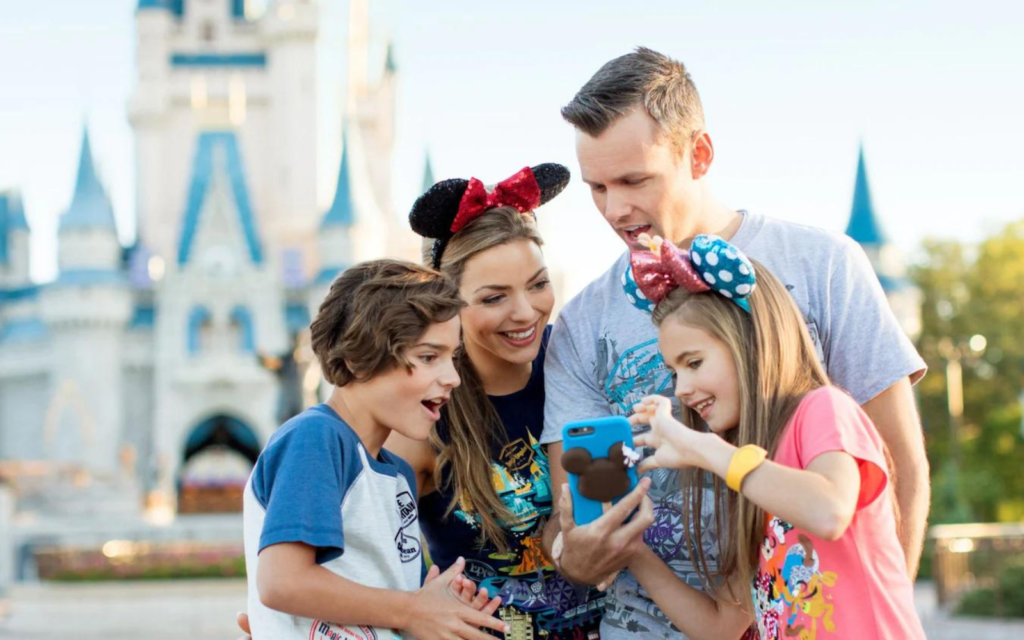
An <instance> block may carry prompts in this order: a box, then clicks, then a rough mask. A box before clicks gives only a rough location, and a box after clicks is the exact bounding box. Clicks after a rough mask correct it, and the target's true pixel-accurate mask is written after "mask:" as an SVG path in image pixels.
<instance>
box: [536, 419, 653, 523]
mask: <svg viewBox="0 0 1024 640" xmlns="http://www.w3.org/2000/svg"><path fill="white" fill-rule="evenodd" d="M586 427H591V428H593V432H592V433H586V434H579V433H574V430H577V429H582V428H586ZM616 442H622V443H623V444H624V445H625V446H628V447H630V448H633V430H632V428H631V427H630V426H629V420H627V419H626V418H624V417H622V416H606V417H603V418H594V419H591V420H579V421H577V422H570V423H568V424H566V425H564V426H563V427H562V451H563V455H564V453H565V452H568V451H569V450H570V449H577V448H582V449H586V450H587V451H588V452H589V453H590V455H591V457H592V458H595V459H596V458H607V457H608V448H609V447H611V446H612V445H613V444H615V443H616ZM556 464H561V461H558V462H557V463H556ZM568 474H569V492H570V493H571V494H572V513H573V519H574V520H575V521H576V525H577V526H582V525H585V524H588V523H590V522H593V521H594V520H597V519H598V518H599V517H601V514H602V513H603V512H604V510H603V507H602V506H601V503H600V502H598V501H597V500H592V499H590V498H587V497H584V496H582V495H580V492H579V480H580V479H579V476H578V475H577V474H575V473H572V472H568ZM626 474H627V476H628V477H629V488H628V489H627V490H626V491H624V492H622V493H621V494H620V495H619V496H617V497H616V498H614V499H613V500H612V501H611V502H612V503H613V504H614V503H616V502H618V501H619V500H621V499H622V498H623V497H625V495H626V494H627V493H629V492H630V491H632V490H633V489H634V488H635V487H636V485H637V482H638V480H637V475H636V467H629V468H627V469H626Z"/></svg>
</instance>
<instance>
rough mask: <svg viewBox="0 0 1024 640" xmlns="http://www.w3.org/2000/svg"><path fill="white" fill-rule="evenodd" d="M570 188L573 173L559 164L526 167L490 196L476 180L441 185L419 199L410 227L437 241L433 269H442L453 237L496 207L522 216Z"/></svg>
mask: <svg viewBox="0 0 1024 640" xmlns="http://www.w3.org/2000/svg"><path fill="white" fill-rule="evenodd" d="M567 184H569V170H568V169H567V168H566V167H564V166H562V165H560V164H555V163H546V164H541V165H537V166H536V167H533V168H530V167H525V168H523V169H522V170H520V171H519V172H517V173H516V174H515V175H513V176H512V177H510V178H508V179H506V180H502V181H501V182H499V183H498V184H496V185H495V186H494V189H492V190H491V191H490V192H488V191H487V189H486V188H485V187H484V184H483V182H481V181H480V180H477V179H476V178H470V179H469V180H463V179H461V178H454V179H451V180H442V181H441V182H438V183H437V184H435V185H434V186H432V187H431V188H430V189H427V192H426V193H424V194H423V195H421V196H420V197H419V198H417V199H416V202H415V203H414V204H413V205H412V211H411V212H410V213H409V226H410V227H412V230H413V231H415V232H416V233H417V234H419V235H421V236H423V237H424V238H432V239H433V240H434V248H433V250H432V251H431V266H433V267H434V268H435V269H437V268H439V267H440V266H441V256H442V255H443V254H444V249H445V247H446V246H447V245H448V241H449V240H450V239H451V237H452V236H453V235H455V234H456V233H457V232H458V231H460V230H461V229H462V228H463V227H465V226H466V225H467V224H469V223H470V222H471V221H472V220H474V219H476V218H478V217H479V216H481V215H483V214H484V213H485V212H486V211H488V210H489V209H493V208H495V207H513V208H515V209H516V210H517V211H519V212H520V213H526V212H527V211H532V210H534V209H536V208H537V207H539V206H541V205H543V204H545V203H547V202H549V201H550V200H551V199H552V198H554V197H555V196H557V195H558V194H559V193H561V192H562V189H565V187H566V185H567Z"/></svg>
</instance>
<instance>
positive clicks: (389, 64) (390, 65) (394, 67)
mask: <svg viewBox="0 0 1024 640" xmlns="http://www.w3.org/2000/svg"><path fill="white" fill-rule="evenodd" d="M384 70H385V71H387V72H388V73H396V72H397V71H398V63H397V62H395V45H394V43H391V42H389V43H388V57H387V59H386V60H385V61H384Z"/></svg>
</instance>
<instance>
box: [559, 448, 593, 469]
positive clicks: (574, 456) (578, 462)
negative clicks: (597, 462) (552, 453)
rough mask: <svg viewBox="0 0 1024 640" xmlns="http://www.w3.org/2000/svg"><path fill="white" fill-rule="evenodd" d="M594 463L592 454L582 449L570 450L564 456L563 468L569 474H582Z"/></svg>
mask: <svg viewBox="0 0 1024 640" xmlns="http://www.w3.org/2000/svg"><path fill="white" fill-rule="evenodd" d="M591 462H593V458H591V457H590V452H589V451H587V450H586V449H583V448H582V447H577V448H574V449H569V450H568V451H566V452H565V453H563V454H562V468H563V469H565V470H566V471H567V472H569V473H575V474H576V475H580V474H582V473H583V472H584V471H586V470H587V467H589V466H590V463H591Z"/></svg>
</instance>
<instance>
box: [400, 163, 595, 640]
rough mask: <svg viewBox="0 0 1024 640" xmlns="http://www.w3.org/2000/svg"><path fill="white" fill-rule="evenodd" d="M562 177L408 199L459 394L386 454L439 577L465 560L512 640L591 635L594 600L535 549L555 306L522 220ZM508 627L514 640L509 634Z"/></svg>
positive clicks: (541, 516) (536, 174)
mask: <svg viewBox="0 0 1024 640" xmlns="http://www.w3.org/2000/svg"><path fill="white" fill-rule="evenodd" d="M568 180H569V171H568V170H567V169H566V168H565V167H562V166H560V165H554V164H546V165H540V166H538V167H534V168H533V169H529V168H526V169H523V170H522V171H520V172H519V173H517V174H516V175H515V176H513V177H512V178H509V179H508V180H506V181H504V182H502V183H499V184H498V185H496V186H495V187H494V189H493V190H491V191H490V192H487V191H486V190H485V189H484V187H483V184H482V183H480V182H479V181H478V180H475V179H473V180H470V181H466V180H446V181H443V182H440V183H438V184H436V185H434V186H433V187H432V188H431V189H430V190H428V191H427V192H426V193H425V194H423V196H421V197H420V199H419V200H417V202H416V204H415V205H414V206H413V210H412V213H411V214H410V224H411V225H412V227H413V230H414V231H416V232H417V233H419V234H420V235H422V236H424V237H425V238H427V239H430V240H433V242H431V243H428V245H427V246H426V247H425V251H424V253H425V257H424V259H425V262H427V263H428V265H429V266H433V267H434V268H437V269H439V270H440V271H441V272H442V273H444V274H445V275H447V276H448V277H450V278H451V279H452V280H454V281H455V283H456V284H457V285H458V287H459V291H460V294H461V296H462V298H463V299H464V300H465V301H466V303H467V305H468V306H467V307H466V308H465V309H463V311H462V312H461V319H462V323H463V324H462V326H463V349H464V356H465V357H463V358H461V359H460V361H459V364H458V367H459V375H460V377H461V378H462V386H461V387H459V388H458V389H457V390H455V391H454V392H453V394H452V397H451V401H450V402H449V404H448V405H447V406H446V407H445V409H444V411H443V412H442V418H441V420H440V421H439V422H438V423H437V425H436V428H435V431H434V434H433V436H432V438H431V441H430V442H429V443H423V442H416V441H412V440H409V439H407V438H401V437H400V436H397V435H396V436H395V437H392V438H391V439H390V440H389V441H388V443H387V445H386V446H387V448H388V449H389V450H390V451H392V452H394V453H396V454H398V455H400V456H402V457H403V458H405V459H406V460H407V461H408V462H409V464H410V465H412V467H413V469H414V470H415V471H416V474H417V480H418V484H419V509H420V525H421V527H422V530H423V533H424V536H425V537H426V539H427V544H428V546H429V549H430V554H431V558H432V559H433V561H434V562H435V563H437V564H439V565H440V566H441V567H442V568H444V567H447V566H449V565H450V564H451V563H453V562H454V561H455V560H456V559H457V558H458V557H459V556H463V557H465V558H466V570H465V572H466V575H467V577H469V578H470V579H473V580H475V581H476V582H478V583H479V584H480V586H481V587H482V588H486V589H487V590H488V593H489V595H491V596H501V599H502V605H503V606H502V608H501V609H500V610H499V615H501V617H502V619H504V620H505V621H506V622H507V623H508V624H509V625H510V626H512V635H511V636H510V637H517V636H518V637H522V635H521V633H522V632H523V631H525V630H526V629H527V628H529V627H530V626H532V629H533V635H534V637H545V636H546V637H549V638H559V637H566V638H569V637H582V638H596V637H597V629H598V626H599V621H600V611H601V608H602V606H603V594H601V593H600V592H597V591H596V590H593V589H588V588H586V587H577V586H575V585H573V584H572V583H570V582H568V581H566V580H565V579H564V578H562V577H561V576H560V575H559V574H557V573H556V572H555V571H554V569H553V567H552V566H551V565H550V563H548V561H547V560H546V559H545V557H544V555H543V553H542V551H541V544H540V541H541V534H542V532H543V529H544V523H545V521H546V519H547V517H548V516H549V515H550V513H551V506H552V505H551V487H550V480H549V476H548V459H547V455H546V454H545V452H544V450H543V449H542V448H541V446H540V445H539V444H538V440H539V438H540V434H541V431H542V428H543V420H544V368H543V363H544V352H545V347H546V346H547V338H548V334H549V327H548V326H547V322H548V319H549V317H550V315H551V311H552V308H553V307H554V303H555V299H554V292H553V291H552V288H551V283H550V279H549V277H548V271H547V267H546V265H545V263H544V256H543V253H542V252H541V245H542V240H541V237H540V234H539V232H538V231H537V227H536V223H535V219H534V214H533V210H534V209H535V208H537V207H539V206H540V205H542V204H544V203H546V202H547V201H549V200H550V199H551V198H553V197H554V196H555V195H557V194H558V193H559V192H561V190H562V189H563V188H564V187H565V185H566V184H567V183H568ZM517 631H519V632H520V634H517V633H516V632H517Z"/></svg>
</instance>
